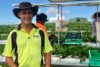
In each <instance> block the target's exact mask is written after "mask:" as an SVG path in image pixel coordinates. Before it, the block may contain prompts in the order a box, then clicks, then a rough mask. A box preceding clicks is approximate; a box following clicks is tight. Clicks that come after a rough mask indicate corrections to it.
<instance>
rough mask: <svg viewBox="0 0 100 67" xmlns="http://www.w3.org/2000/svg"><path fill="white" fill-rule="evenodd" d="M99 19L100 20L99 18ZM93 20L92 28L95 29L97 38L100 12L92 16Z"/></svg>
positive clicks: (94, 33) (94, 32)
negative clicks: (97, 23)
mask: <svg viewBox="0 0 100 67" xmlns="http://www.w3.org/2000/svg"><path fill="white" fill-rule="evenodd" d="M97 17H98V18H97ZM92 18H93V23H92V27H93V32H92V33H93V35H94V36H96V34H97V30H96V22H100V12H95V13H94V14H93V15H92Z"/></svg>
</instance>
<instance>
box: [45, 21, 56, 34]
mask: <svg viewBox="0 0 100 67" xmlns="http://www.w3.org/2000/svg"><path fill="white" fill-rule="evenodd" d="M45 26H46V28H47V30H49V31H51V32H50V34H54V33H55V23H46V24H45Z"/></svg>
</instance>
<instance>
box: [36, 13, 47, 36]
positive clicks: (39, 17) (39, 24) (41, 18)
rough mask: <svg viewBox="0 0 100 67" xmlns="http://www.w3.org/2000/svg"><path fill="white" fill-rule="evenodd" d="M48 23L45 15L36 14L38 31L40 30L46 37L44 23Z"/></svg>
mask: <svg viewBox="0 0 100 67" xmlns="http://www.w3.org/2000/svg"><path fill="white" fill-rule="evenodd" d="M46 21H48V20H47V15H46V14H44V13H41V14H37V15H36V24H35V25H36V26H37V27H39V28H40V29H42V30H43V31H44V32H45V33H46V35H47V36H48V32H47V29H46V27H45V26H44V24H45V22H46Z"/></svg>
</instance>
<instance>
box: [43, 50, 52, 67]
mask: <svg viewBox="0 0 100 67" xmlns="http://www.w3.org/2000/svg"><path fill="white" fill-rule="evenodd" d="M44 61H45V67H50V65H51V52H49V53H44Z"/></svg>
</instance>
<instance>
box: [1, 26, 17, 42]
mask: <svg viewBox="0 0 100 67" xmlns="http://www.w3.org/2000/svg"><path fill="white" fill-rule="evenodd" d="M16 26H17V25H0V40H5V39H7V36H8V34H9V33H10V31H11V30H13V29H14V28H16Z"/></svg>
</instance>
